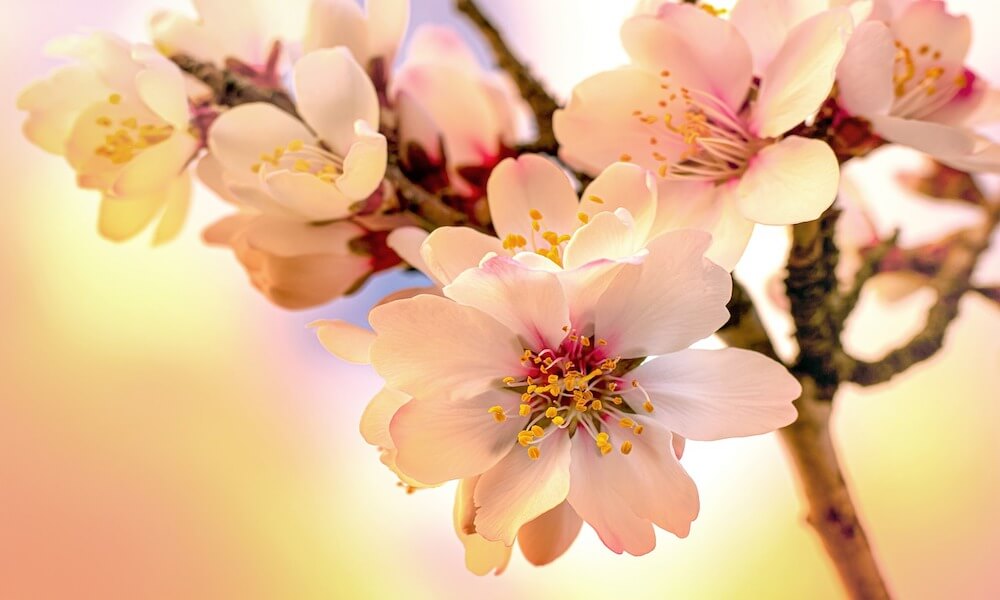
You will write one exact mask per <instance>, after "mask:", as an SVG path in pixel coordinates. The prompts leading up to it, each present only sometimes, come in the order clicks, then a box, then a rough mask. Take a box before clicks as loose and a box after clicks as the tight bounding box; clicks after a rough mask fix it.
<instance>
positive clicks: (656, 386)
mask: <svg viewBox="0 0 1000 600" xmlns="http://www.w3.org/2000/svg"><path fill="white" fill-rule="evenodd" d="M629 376H630V377H634V378H635V379H637V380H638V381H639V383H640V385H642V387H643V389H645V390H646V392H647V393H648V394H649V396H650V398H651V399H652V402H653V406H654V407H656V408H655V410H654V412H653V415H652V416H653V417H654V418H656V419H657V420H659V421H660V422H661V423H663V424H664V425H665V426H666V427H667V428H669V429H670V430H672V431H676V432H678V433H680V434H681V435H683V436H684V437H686V438H688V439H693V440H717V439H722V438H728V437H740V436H748V435H758V434H761V433H767V432H769V431H774V430H775V429H779V428H781V427H784V426H785V425H788V424H789V423H791V422H793V421H794V420H795V417H796V411H795V407H794V406H793V404H792V402H793V401H794V400H796V399H798V397H799V395H800V394H801V393H802V387H801V386H800V385H799V382H798V381H796V380H795V378H794V377H792V375H791V374H790V373H789V372H788V370H787V369H785V367H783V366H782V365H780V364H778V363H777V362H775V361H773V360H771V359H770V358H767V357H766V356H764V355H762V354H758V353H756V352H750V351H748V350H741V349H738V348H725V349H722V350H681V351H680V352H675V353H672V354H668V355H665V356H660V357H657V358H654V359H652V360H649V361H646V362H645V363H643V364H642V365H640V366H639V367H638V368H637V369H635V371H633V372H632V373H630V374H629ZM626 396H627V397H626V400H627V401H628V402H629V403H630V404H635V405H636V407H637V408H641V404H642V401H643V398H642V397H640V396H638V395H637V394H635V393H634V392H633V393H630V394H626Z"/></svg>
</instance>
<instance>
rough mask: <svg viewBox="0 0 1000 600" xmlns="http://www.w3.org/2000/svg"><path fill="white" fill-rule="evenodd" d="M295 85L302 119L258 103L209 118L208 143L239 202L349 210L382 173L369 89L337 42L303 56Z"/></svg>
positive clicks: (335, 215) (317, 211) (296, 214)
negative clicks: (213, 121)
mask: <svg viewBox="0 0 1000 600" xmlns="http://www.w3.org/2000/svg"><path fill="white" fill-rule="evenodd" d="M294 87H295V100H296V107H297V109H298V112H299V114H300V115H301V116H302V120H299V119H298V118H296V117H295V116H292V115H290V114H288V113H286V112H284V111H282V110H281V109H279V108H277V107H275V106H273V105H271V104H265V103H259V102H258V103H250V104H243V105H240V106H237V107H236V108H233V109H231V110H228V111H226V112H225V113H223V114H222V115H220V116H219V118H218V119H217V120H216V121H215V123H213V125H212V128H211V129H210V130H209V135H208V146H209V149H210V150H211V152H212V154H213V155H214V156H215V157H216V158H217V159H218V162H219V164H220V165H221V168H222V171H223V172H222V174H221V179H222V181H223V183H224V185H225V187H226V188H227V189H228V190H229V191H230V192H231V193H232V194H233V195H234V196H235V197H236V198H238V200H239V201H240V202H241V203H242V204H243V205H245V206H247V207H249V208H253V209H256V210H258V211H260V212H263V213H266V214H271V215H275V216H281V217H285V218H291V219H298V220H300V221H313V222H318V221H329V220H334V219H342V218H345V217H348V216H350V215H352V214H354V213H355V212H358V211H359V210H360V209H361V208H363V207H364V202H365V201H366V200H367V199H368V198H369V197H370V196H371V195H372V194H373V193H374V192H375V191H376V190H377V189H378V188H379V186H380V185H381V183H382V177H383V175H384V173H385V167H386V156H387V155H386V141H385V137H384V136H383V135H382V134H380V133H378V131H377V129H376V128H377V127H378V122H379V103H378V97H377V95H376V93H375V88H374V86H373V85H372V82H371V80H370V79H369V78H368V75H367V74H365V71H364V70H363V69H362V68H361V67H360V66H359V65H358V63H357V62H356V61H355V60H354V58H353V57H352V56H351V53H350V51H348V50H347V49H346V48H343V47H340V48H333V49H326V50H317V51H316V52H312V53H310V54H307V55H306V56H304V57H302V59H300V60H299V61H298V62H297V63H296V65H295V69H294Z"/></svg>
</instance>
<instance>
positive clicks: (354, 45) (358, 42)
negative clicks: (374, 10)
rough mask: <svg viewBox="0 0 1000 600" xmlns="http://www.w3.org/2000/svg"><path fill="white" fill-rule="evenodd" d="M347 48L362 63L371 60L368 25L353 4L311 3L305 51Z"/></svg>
mask: <svg viewBox="0 0 1000 600" xmlns="http://www.w3.org/2000/svg"><path fill="white" fill-rule="evenodd" d="M336 46H345V47H346V48H347V49H348V50H350V51H351V54H353V55H354V56H355V58H357V59H358V60H359V61H361V62H362V63H367V62H368V59H369V58H370V57H371V52H370V50H369V34H368V24H367V22H366V20H365V15H364V13H362V11H361V7H360V6H358V3H357V2H355V1H354V0H312V2H311V3H310V7H309V19H308V21H307V25H306V34H305V37H304V38H303V40H302V49H303V50H304V51H305V52H306V53H309V52H312V51H313V50H319V49H322V48H334V47H336Z"/></svg>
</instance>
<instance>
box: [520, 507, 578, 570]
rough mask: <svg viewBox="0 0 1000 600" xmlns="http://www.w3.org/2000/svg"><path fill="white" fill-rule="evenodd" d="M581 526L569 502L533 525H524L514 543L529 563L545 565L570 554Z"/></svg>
mask: <svg viewBox="0 0 1000 600" xmlns="http://www.w3.org/2000/svg"><path fill="white" fill-rule="evenodd" d="M582 526H583V520H582V519H581V518H580V515H578V514H576V511H575V510H573V507H572V506H570V504H569V502H566V501H563V502H561V503H559V505H558V506H556V507H555V508H553V509H552V510H550V511H548V512H546V513H544V514H542V515H541V516H539V517H538V518H536V519H534V520H533V521H529V522H528V523H525V524H524V525H523V526H522V527H521V530H520V531H518V533H517V543H518V545H519V546H520V547H521V552H522V553H523V554H524V557H525V558H527V559H528V562H530V563H531V564H533V565H535V566H538V567H540V566H542V565H547V564H549V563H550V562H552V561H554V560H555V559H557V558H559V557H560V556H562V555H563V554H565V553H566V551H567V550H569V547H570V546H571V545H573V541H574V540H576V536H577V535H578V534H579V533H580V528H581V527H582Z"/></svg>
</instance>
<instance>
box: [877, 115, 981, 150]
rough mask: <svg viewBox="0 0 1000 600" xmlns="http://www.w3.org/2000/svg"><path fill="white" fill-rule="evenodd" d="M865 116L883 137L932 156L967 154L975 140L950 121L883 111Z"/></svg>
mask: <svg viewBox="0 0 1000 600" xmlns="http://www.w3.org/2000/svg"><path fill="white" fill-rule="evenodd" d="M869 120H870V121H871V122H872V128H873V129H874V130H875V132H876V133H878V134H879V135H881V136H882V137H884V138H886V139H887V140H889V141H891V142H895V143H897V144H901V145H903V146H910V147H912V148H915V149H917V150H920V151H921V152H926V153H927V154H930V155H931V156H935V157H938V156H956V155H963V154H968V153H970V152H972V150H973V148H974V146H975V143H976V137H975V134H974V133H973V132H971V131H969V130H965V129H962V128H959V127H954V126H952V125H944V124H941V123H933V122H931V121H918V120H916V119H903V118H900V117H890V116H885V115H877V116H872V117H870V119H869Z"/></svg>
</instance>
